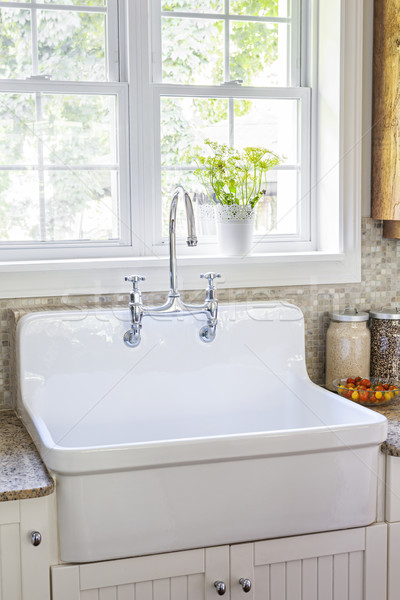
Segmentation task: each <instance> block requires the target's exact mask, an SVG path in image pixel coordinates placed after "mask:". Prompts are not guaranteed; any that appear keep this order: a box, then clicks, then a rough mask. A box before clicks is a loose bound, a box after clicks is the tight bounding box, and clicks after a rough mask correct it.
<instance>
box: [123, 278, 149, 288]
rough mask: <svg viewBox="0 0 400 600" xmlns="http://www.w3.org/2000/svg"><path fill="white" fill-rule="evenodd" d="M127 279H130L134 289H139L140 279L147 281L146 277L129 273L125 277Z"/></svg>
mask: <svg viewBox="0 0 400 600" xmlns="http://www.w3.org/2000/svg"><path fill="white" fill-rule="evenodd" d="M125 281H130V282H131V283H132V286H133V289H134V290H137V289H139V287H138V283H139V281H146V277H142V276H141V275H128V276H127V277H125Z"/></svg>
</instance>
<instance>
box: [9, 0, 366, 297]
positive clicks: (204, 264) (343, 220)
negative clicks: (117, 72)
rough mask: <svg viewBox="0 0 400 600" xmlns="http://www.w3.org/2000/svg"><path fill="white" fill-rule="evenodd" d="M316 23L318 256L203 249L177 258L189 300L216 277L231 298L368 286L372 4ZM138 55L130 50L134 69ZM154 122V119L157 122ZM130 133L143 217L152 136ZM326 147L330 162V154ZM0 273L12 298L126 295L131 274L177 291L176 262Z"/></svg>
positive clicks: (18, 267) (322, 5) (329, 7)
mask: <svg viewBox="0 0 400 600" xmlns="http://www.w3.org/2000/svg"><path fill="white" fill-rule="evenodd" d="M132 5H133V6H132ZM132 5H130V7H131V6H132V8H133V10H131V12H130V15H129V18H130V19H135V17H136V16H137V15H135V12H137V11H141V10H142V6H141V5H142V2H135V3H132ZM313 15H314V19H317V21H318V26H319V36H318V37H316V36H315V37H313V40H312V43H311V46H310V49H309V51H310V52H315V51H316V47H317V46H318V49H319V61H318V66H317V67H318V68H317V69H315V70H314V72H313V73H312V74H311V76H312V82H313V98H312V102H313V103H315V105H316V106H314V110H313V114H314V122H313V128H314V131H313V138H314V139H313V142H314V152H317V156H318V161H315V164H316V165H317V168H316V169H315V170H314V171H313V172H312V188H313V190H314V195H315V198H314V201H315V203H316V206H318V207H319V210H318V211H317V219H318V223H317V230H318V232H319V250H318V251H313V252H303V253H290V254H288V253H285V254H283V253H282V254H280V253H272V254H265V255H255V256H249V257H245V258H243V259H232V258H221V257H218V256H215V257H212V256H204V257H203V256H202V255H201V251H200V247H199V248H198V252H196V255H195V256H194V257H193V258H191V257H189V256H186V257H181V258H178V263H179V279H180V289H181V290H184V289H198V288H201V287H203V283H202V282H200V279H199V273H200V272H201V270H203V269H204V270H208V269H209V268H212V269H215V270H218V271H221V272H222V273H223V276H224V277H223V280H222V281H221V286H220V287H225V288H232V287H260V286H262V287H264V286H265V287H268V286H276V285H311V284H332V283H349V282H357V281H360V278H361V227H360V216H361V181H362V173H361V157H362V121H363V104H362V101H363V88H362V72H363V0H315V1H314V11H313ZM142 35H144V36H145V37H147V36H148V32H147V31H143V32H142ZM133 52H134V50H133V49H131V54H130V58H131V59H132V55H133ZM131 64H132V63H131ZM137 70H138V67H137V63H136V66H134V67H133V68H132V79H131V84H132V86H134V85H135V81H137V78H138V77H140V73H137ZM325 75H326V76H325ZM328 75H329V76H328ZM149 113H150V111H149ZM147 118H151V116H150V114H149V115H148V117H147ZM131 128H132V131H131V133H132V136H131V139H132V140H133V151H132V157H131V161H132V163H133V164H134V167H135V171H136V172H140V173H141V177H140V178H137V180H136V181H135V182H133V193H134V198H136V201H135V200H134V203H133V212H135V211H138V212H141V211H142V210H143V207H142V206H141V205H140V203H138V202H137V198H140V197H143V196H141V195H142V194H146V190H147V191H148V189H149V187H151V173H152V172H153V171H152V165H151V164H146V162H145V161H144V160H143V157H142V156H140V155H139V153H135V151H134V148H135V147H137V146H135V140H137V139H138V138H140V137H141V136H142V135H143V129H142V126H141V124H140V123H137V122H136V121H135V119H134V118H133V119H132V121H131ZM315 142H317V144H318V150H317V151H316V150H315V147H316V146H315ZM322 142H323V143H322ZM327 144H328V146H329V152H326V153H325V152H324V147H325V148H326V145H327ZM333 149H334V152H333V151H332V150H333ZM333 155H335V156H333ZM135 202H136V203H135ZM335 220H336V221H337V222H338V223H339V225H340V227H339V231H340V238H339V239H337V236H336V235H332V231H334V228H333V227H332V223H334V222H335ZM140 221H141V220H140V218H139V219H135V220H134V229H133V234H134V236H136V239H144V237H143V234H144V231H141V226H139V228H137V227H138V225H137V224H138V222H140ZM142 222H143V220H142ZM138 246H140V244H138ZM142 253H143V248H142V249H140V248H139V254H142ZM0 272H2V273H3V276H2V277H1V279H0V296H1V297H3V298H7V297H8V298H10V297H25V296H28V297H29V296H34V297H35V296H36V297H37V296H50V295H73V294H86V293H88V294H90V293H100V294H107V293H121V292H125V291H126V284H125V283H124V280H123V276H124V275H125V274H127V273H130V272H139V273H140V274H142V275H147V281H146V282H145V283H144V284H143V290H144V291H156V290H157V291H159V290H166V289H167V287H168V257H167V256H165V257H161V258H160V257H152V256H149V257H140V258H131V257H123V258H121V257H115V258H108V259H101V258H96V259H80V260H78V259H77V260H53V261H29V262H14V263H4V262H0Z"/></svg>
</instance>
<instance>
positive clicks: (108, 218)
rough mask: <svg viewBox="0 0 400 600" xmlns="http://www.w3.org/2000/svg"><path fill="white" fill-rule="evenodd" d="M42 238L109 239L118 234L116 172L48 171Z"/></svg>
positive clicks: (115, 237) (51, 239) (45, 180)
mask: <svg viewBox="0 0 400 600" xmlns="http://www.w3.org/2000/svg"><path fill="white" fill-rule="evenodd" d="M44 189H45V194H46V239H47V240H49V241H57V240H101V241H105V240H110V239H117V238H118V236H119V227H118V221H119V215H118V203H117V198H116V193H117V182H116V174H115V173H111V172H110V171H108V170H104V171H72V170H67V171H48V172H46V173H45V177H44Z"/></svg>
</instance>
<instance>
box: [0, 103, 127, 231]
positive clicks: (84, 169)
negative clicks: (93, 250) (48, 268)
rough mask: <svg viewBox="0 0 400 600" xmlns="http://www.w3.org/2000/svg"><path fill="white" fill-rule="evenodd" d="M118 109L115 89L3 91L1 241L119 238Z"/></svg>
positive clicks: (0, 123) (0, 125) (0, 117)
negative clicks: (91, 91) (95, 93)
mask: <svg viewBox="0 0 400 600" xmlns="http://www.w3.org/2000/svg"><path fill="white" fill-rule="evenodd" d="M115 113H116V97H115V96H113V95H107V96H93V95H91V96H89V95H78V94H74V95H73V94H69V95H63V94H48V93H46V94H45V93H42V94H41V93H36V94H4V95H0V164H2V165H8V167H9V168H8V170H4V171H0V174H1V176H2V179H1V187H0V235H1V238H0V239H1V240H2V241H27V240H31V241H60V240H70V241H71V240H85V241H87V240H95V241H96V240H100V241H104V240H115V239H117V238H118V237H119V221H118V219H119V184H118V166H117V164H116V163H117V136H116V133H115V131H116V116H115ZM99 166H102V168H99ZM78 167H79V168H78Z"/></svg>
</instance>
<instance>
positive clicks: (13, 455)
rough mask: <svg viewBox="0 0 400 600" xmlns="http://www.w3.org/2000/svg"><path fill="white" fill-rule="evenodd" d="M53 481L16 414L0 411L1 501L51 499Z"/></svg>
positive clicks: (10, 411) (9, 411)
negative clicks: (49, 496) (48, 497)
mask: <svg viewBox="0 0 400 600" xmlns="http://www.w3.org/2000/svg"><path fill="white" fill-rule="evenodd" d="M53 491H54V481H53V479H52V478H51V477H50V475H49V474H48V472H47V470H46V467H45V466H44V464H43V463H42V461H41V459H40V456H39V454H38V451H37V450H36V448H35V445H34V443H33V442H32V439H31V437H30V436H29V433H28V432H27V431H26V429H25V427H24V426H23V424H22V422H21V421H20V420H19V419H18V417H17V416H16V414H15V413H14V411H12V410H4V411H0V502H4V501H6V500H22V499H25V498H39V497H40V496H48V495H49V494H52V493H53Z"/></svg>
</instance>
